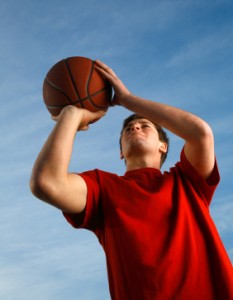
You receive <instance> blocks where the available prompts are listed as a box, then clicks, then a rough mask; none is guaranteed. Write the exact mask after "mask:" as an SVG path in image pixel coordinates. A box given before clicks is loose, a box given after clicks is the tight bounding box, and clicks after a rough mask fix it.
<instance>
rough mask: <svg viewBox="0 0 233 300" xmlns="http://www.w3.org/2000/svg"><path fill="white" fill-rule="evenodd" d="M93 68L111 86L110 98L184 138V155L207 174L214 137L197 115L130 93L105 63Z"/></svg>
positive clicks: (204, 175) (208, 173) (204, 174)
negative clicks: (111, 94)
mask: <svg viewBox="0 0 233 300" xmlns="http://www.w3.org/2000/svg"><path fill="white" fill-rule="evenodd" d="M96 65H97V69H98V70H99V71H100V73H101V74H102V75H103V76H104V77H105V78H106V79H107V80H109V82H110V83H111V85H112V86H113V88H114V91H115V96H114V102H115V103H116V104H118V105H122V106H124V107H125V108H127V109H129V110H131V111H133V112H135V113H137V114H140V115H142V116H144V117H145V118H148V119H149V120H151V121H152V122H155V123H158V124H159V125H160V126H162V127H164V128H166V129H167V130H169V131H171V132H172V133H174V134H175V135H177V136H179V137H180V138H182V139H183V140H184V141H185V146H184V151H185V156H186V158H187V159H188V161H189V162H190V163H191V165H192V166H193V167H194V168H195V169H196V170H197V171H198V172H199V174H200V175H201V176H202V177H204V178H208V177H209V176H210V174H211V172H212V170H213V168H214V163H215V155H214V137H213V133H212V130H211V128H210V126H209V125H208V124H207V123H206V122H205V121H204V120H202V119H201V118H199V117H198V116H196V115H194V114H192V113H190V112H187V111H184V110H182V109H179V108H176V107H173V106H170V105H166V104H163V103H160V102H154V101H151V100H147V99H143V98H140V97H137V96H135V95H133V94H132V93H131V92H130V91H129V90H128V89H127V88H126V87H125V85H124V84H123V83H122V81H121V80H120V79H119V78H118V77H117V76H116V74H115V73H114V72H113V71H112V69H111V68H109V67H108V66H107V65H105V64H103V63H102V62H99V61H97V62H96Z"/></svg>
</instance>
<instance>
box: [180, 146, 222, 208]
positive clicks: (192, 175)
mask: <svg viewBox="0 0 233 300" xmlns="http://www.w3.org/2000/svg"><path fill="white" fill-rule="evenodd" d="M180 165H181V169H182V172H183V173H184V175H185V176H186V177H187V178H188V179H189V181H190V182H191V184H192V185H193V186H194V188H195V189H196V190H198V192H199V193H200V194H201V196H202V198H204V200H205V202H206V204H207V205H208V206H209V204H210V202H211V199H212V197H213V194H214V192H215V189H216V188H217V186H218V183H219V181H220V174H219V170H218V165H217V161H216V159H215V164H214V168H213V171H212V173H211V174H210V176H209V177H208V178H207V179H205V178H203V177H202V176H201V175H200V174H199V173H198V171H196V170H195V169H194V168H193V166H192V165H191V164H190V162H189V161H188V159H187V158H186V156H185V152H184V148H183V149H182V151H181V155H180Z"/></svg>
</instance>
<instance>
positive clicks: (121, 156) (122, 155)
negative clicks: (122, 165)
mask: <svg viewBox="0 0 233 300" xmlns="http://www.w3.org/2000/svg"><path fill="white" fill-rule="evenodd" d="M124 158H125V157H124V154H123V153H122V151H121V152H120V159H124Z"/></svg>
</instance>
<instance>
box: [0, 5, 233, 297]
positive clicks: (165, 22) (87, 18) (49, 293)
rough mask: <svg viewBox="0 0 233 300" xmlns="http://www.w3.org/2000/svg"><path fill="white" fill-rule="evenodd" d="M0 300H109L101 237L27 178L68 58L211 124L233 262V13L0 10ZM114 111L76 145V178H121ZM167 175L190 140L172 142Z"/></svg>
mask: <svg viewBox="0 0 233 300" xmlns="http://www.w3.org/2000/svg"><path fill="white" fill-rule="evenodd" d="M0 40H1V47H0V63H1V68H0V99H1V100H0V101H1V106H0V125H1V126H0V135H1V148H0V163H1V169H0V179H1V180H0V191H1V218H0V245H1V246H0V298H1V299H4V300H5V299H6V300H13V299H14V300H15V299H17V300H25V299H34V300H41V299H43V300H48V299H49V300H51V299H56V300H63V299H69V300H73V299H82V300H92V299H93V300H95V299H99V300H103V299H109V293H108V284H107V275H106V267H105V258H104V255H103V252H102V249H101V247H100V245H99V244H98V242H97V239H96V238H95V236H94V235H93V234H92V233H90V232H88V231H85V230H80V231H77V230H74V229H72V228H71V227H70V226H69V225H68V224H67V223H66V221H65V220H64V218H63V217H62V215H61V213H60V211H58V210H57V209H55V208H53V207H51V206H49V205H46V204H44V203H42V202H40V201H39V200H36V198H34V197H33V196H32V194H31V193H30V191H29V185H28V182H29V178H30V173H31V168H32V165H33V163H34V160H35V159H36V156H37V154H38V152H39V150H40V148H41V147H42V145H43V143H44V141H45V139H46V137H47V136H48V134H49V132H50V131H51V129H52V128H53V126H54V123H53V121H51V119H50V116H49V113H48V112H47V110H46V108H45V106H44V104H43V100H42V83H43V79H44V76H45V74H46V73H47V71H48V69H49V68H50V67H51V66H52V65H53V64H54V63H56V62H57V61H59V60H61V59H63V58H66V57H69V56H85V57H89V58H91V59H97V58H98V59H100V60H102V61H104V62H106V63H107V64H109V65H110V66H111V67H112V68H113V69H114V71H115V72H116V73H117V74H118V75H119V77H120V78H121V79H122V80H123V81H124V83H125V84H126V85H127V86H128V88H129V89H130V90H131V91H132V92H133V93H134V94H137V95H139V96H142V97H145V98H148V99H151V100H155V101H160V102H164V103H167V104H171V105H174V106H177V107H181V108H183V109H185V110H188V111H191V112H193V113H195V114H197V115H199V116H200V117H202V118H203V119H205V120H206V121H207V122H208V123H209V124H210V125H211V126H212V129H213V131H214V134H215V146H216V156H217V159H218V165H219V168H220V172H221V183H220V185H219V188H218V189H217V191H216V193H215V195H214V199H213V201H212V205H211V209H210V212H211V215H212V217H213V219H214V221H215V224H216V226H217V229H218V231H219V234H220V235H221V238H222V240H223V243H224V245H225V248H226V250H227V252H228V254H229V256H230V258H231V261H233V239H232V236H233V225H232V220H233V202H232V198H233V189H232V169H233V157H232V148H233V120H232V112H233V104H232V95H233V59H232V58H233V56H232V53H233V3H232V1H230V0H229V1H224V0H211V1H208V0H206V1H205V0H204V1H203V0H195V1H194V0H193V1H190V0H170V1H169V0H164V1H157V0H148V1H147V0H143V1H137V0H134V1H131V0H129V1H125V0H114V1H110V0H109V1H98V0H88V1H84V0H83V1H80V0H76V1H71V0H66V1H61V0H57V1H55V0H52V1H49V0H47V1H45V0H40V1H32V0H2V1H1V9H0ZM129 114H130V112H129V111H127V110H125V109H123V108H121V107H114V108H111V109H109V111H108V114H107V115H106V116H105V117H104V118H103V119H102V120H101V121H99V122H98V123H96V124H94V125H92V126H91V128H90V130H89V131H87V132H82V133H80V134H79V135H78V136H77V139H76V142H75V146H74V153H73V156H72V161H71V166H70V170H72V171H78V172H80V171H84V170H89V169H93V168H96V167H97V168H100V169H104V170H106V171H111V172H114V173H118V174H123V173H124V163H123V162H122V161H120V159H119V150H118V135H119V130H120V127H121V123H122V120H123V119H124V118H125V117H126V116H128V115H129ZM169 137H170V139H171V150H170V154H169V157H168V159H167V162H166V163H165V165H164V167H163V169H164V170H165V169H166V170H167V169H169V168H170V167H171V166H172V165H173V164H174V163H175V162H176V161H177V160H178V159H179V153H180V150H181V148H182V145H183V141H181V140H180V139H179V138H177V137H175V136H173V135H172V134H169Z"/></svg>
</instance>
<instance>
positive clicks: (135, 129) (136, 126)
mask: <svg viewBox="0 0 233 300" xmlns="http://www.w3.org/2000/svg"><path fill="white" fill-rule="evenodd" d="M140 128H141V126H140V124H139V123H134V124H132V126H131V131H138V130H140Z"/></svg>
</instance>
